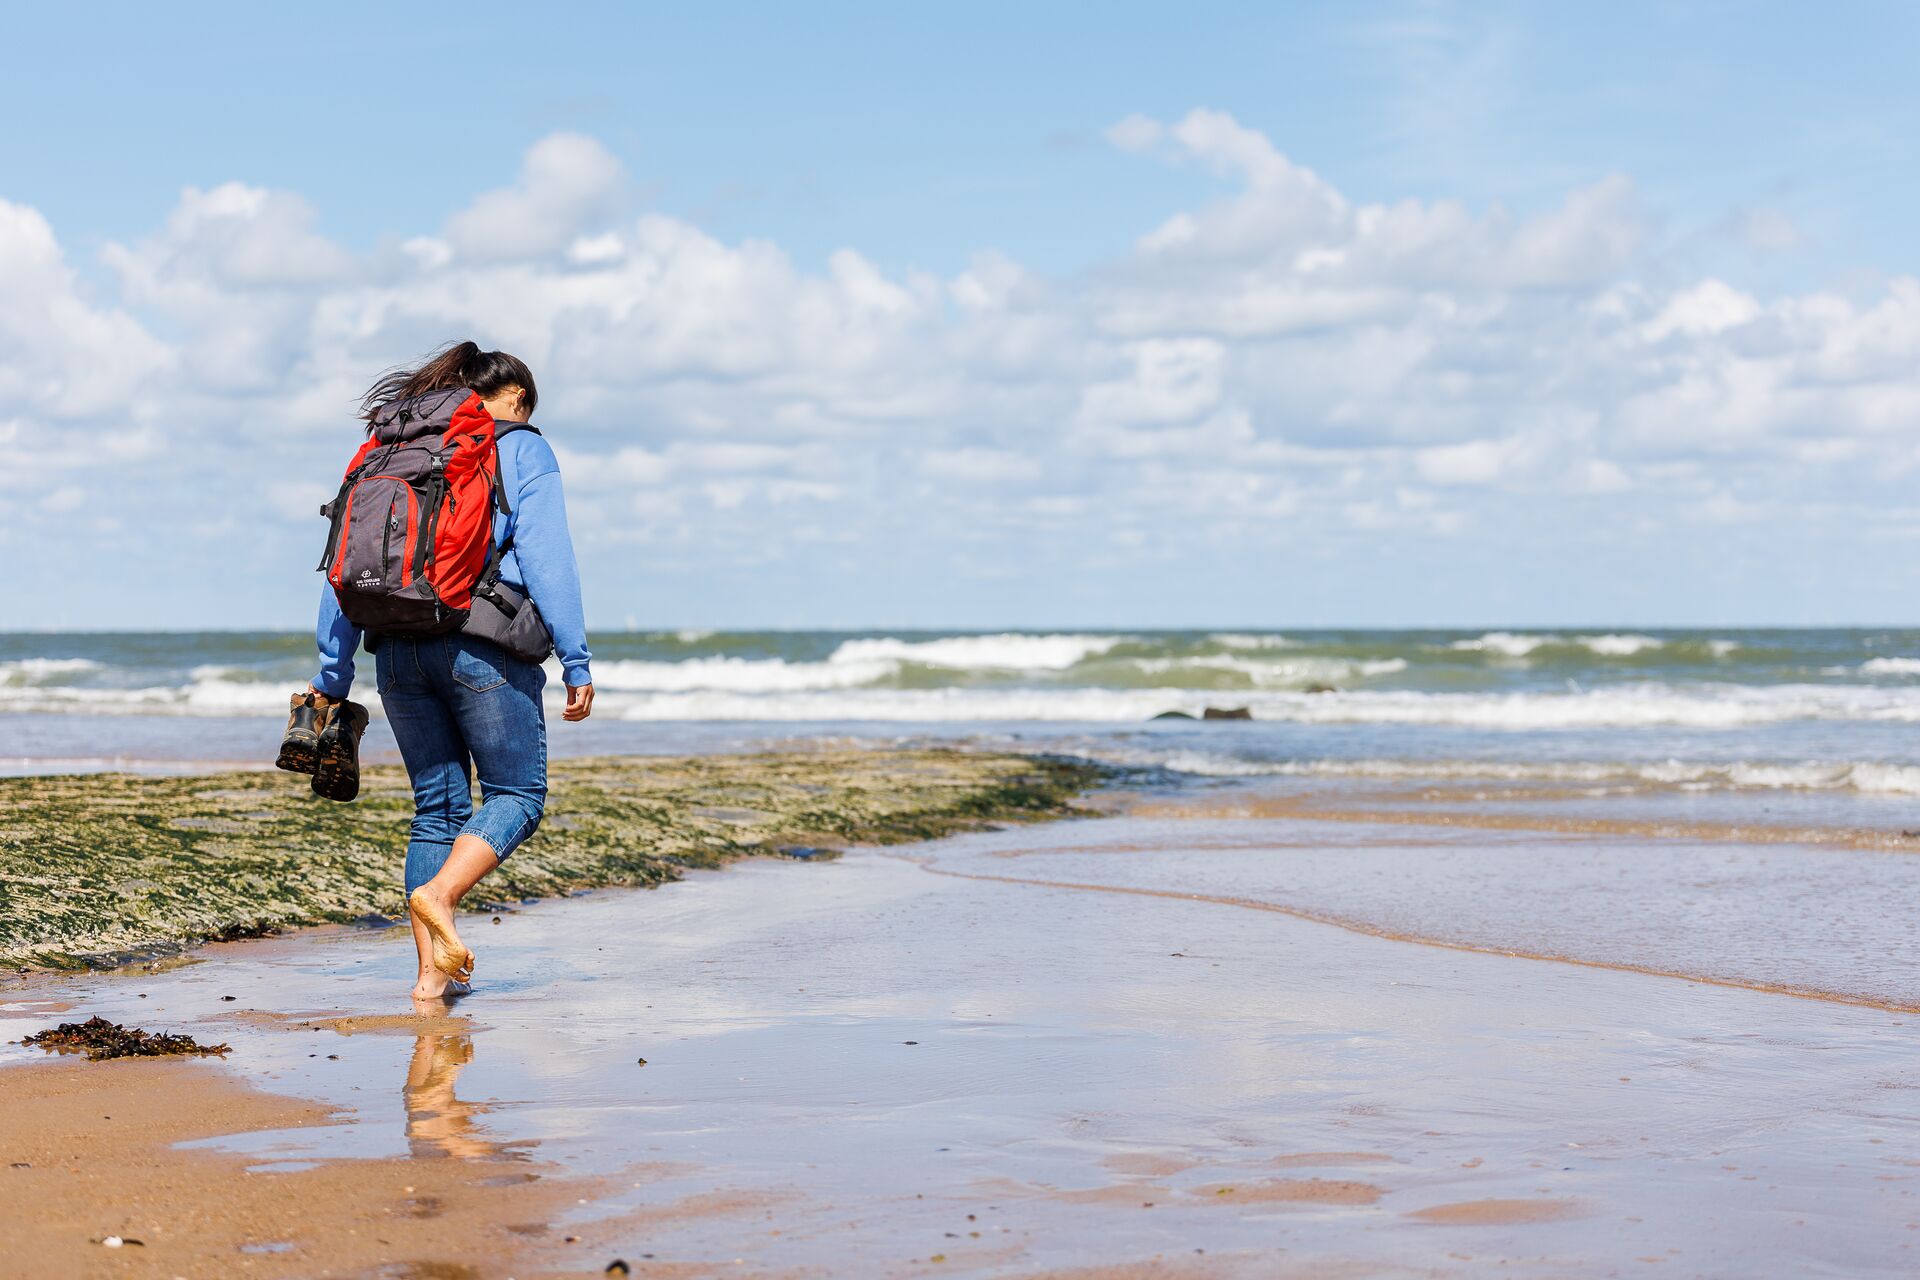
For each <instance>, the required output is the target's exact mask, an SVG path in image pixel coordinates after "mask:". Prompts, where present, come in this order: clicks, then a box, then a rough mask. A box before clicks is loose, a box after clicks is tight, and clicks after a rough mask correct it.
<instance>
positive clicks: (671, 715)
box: [620, 685, 1920, 731]
mask: <svg viewBox="0 0 1920 1280" xmlns="http://www.w3.org/2000/svg"><path fill="white" fill-rule="evenodd" d="M1218 700H1219V695H1218V693H1214V694H1208V693H1207V692H1206V691H1204V690H1200V691H1185V690H1168V689H1152V688H1145V689H1095V688H1050V689H1034V688H1024V689H959V688H943V689H871V688H861V689H845V690H837V691H826V690H808V691H802V692H794V693H786V694H769V695H758V696H756V695H752V694H746V693H740V692H737V691H685V692H661V693H643V694H638V695H629V696H628V697H626V698H623V699H622V700H621V707H620V714H621V715H623V716H625V717H626V718H628V719H632V720H780V721H792V720H814V721H834V720H884V721H913V720H921V721H929V722H942V721H982V720H1001V721H1013V720H1034V721H1052V722H1066V721H1082V722H1089V723H1099V722H1105V723H1113V722H1119V721H1129V720H1133V721H1139V720H1147V719H1150V718H1152V717H1153V716H1154V715H1156V714H1159V713H1161V712H1166V711H1183V712H1186V713H1187V714H1189V715H1197V714H1199V713H1200V712H1201V711H1202V710H1203V709H1204V708H1205V707H1206V706H1207V705H1208V703H1209V702H1217V701H1218ZM1234 702H1235V704H1236V705H1244V706H1246V707H1247V708H1248V709H1249V710H1250V711H1251V712H1252V714H1253V717H1254V719H1256V720H1266V721H1279V722H1288V723H1294V724H1317V725H1331V724H1360V725H1364V724H1373V725H1396V724H1397V725H1426V726H1436V727H1439V726H1449V727H1462V728H1474V729H1486V730H1513V731H1525V730H1541V729H1613V728H1646V727H1669V726H1671V727H1685V728H1694V729H1737V728H1745V727H1749V726H1755V725H1767V724H1780V723H1784V722H1787V721H1794V720H1837V721H1844V720H1862V721H1879V722H1897V723H1917V722H1920V691H1916V690H1912V689H1876V688H1860V687H1857V686H1856V687H1851V688H1845V687H1833V686H1822V685H1784V686H1773V687H1767V688H1749V687H1742V686H1736V685H1729V686H1699V687H1697V688H1673V687H1669V686H1664V685H1635V686H1628V687H1623V688H1608V689H1593V690H1582V691H1578V692H1564V693H1561V692H1554V693H1505V694H1484V693H1423V692H1418V691H1413V690H1356V691H1350V692H1344V693H1326V694H1310V693H1293V692H1275V691H1250V692H1247V693H1242V694H1238V695H1236V696H1235V697H1234Z"/></svg>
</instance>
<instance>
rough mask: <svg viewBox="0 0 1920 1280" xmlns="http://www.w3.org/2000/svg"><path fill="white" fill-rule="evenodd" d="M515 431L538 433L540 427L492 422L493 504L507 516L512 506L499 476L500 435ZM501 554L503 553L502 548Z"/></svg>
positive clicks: (524, 423) (528, 423)
mask: <svg viewBox="0 0 1920 1280" xmlns="http://www.w3.org/2000/svg"><path fill="white" fill-rule="evenodd" d="M516 431H531V432H533V434H535V435H539V434H540V428H538V427H536V426H534V425H533V424H532V423H531V422H496V423H495V424H494V430H493V450H494V465H493V502H494V505H495V506H497V507H499V508H500V513H501V514H502V515H508V516H510V515H512V514H513V506H512V504H510V503H509V502H508V501H507V486H506V484H505V482H504V481H502V480H501V478H500V462H499V454H500V437H501V436H510V435H512V434H513V433H514V432H516ZM502 554H504V550H503V552H502Z"/></svg>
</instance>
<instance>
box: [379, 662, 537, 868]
mask: <svg viewBox="0 0 1920 1280" xmlns="http://www.w3.org/2000/svg"><path fill="white" fill-rule="evenodd" d="M374 670H375V672H376V673H377V678H378V682H379V686H380V702H381V704H382V705H383V706H385V707H386V710H387V724H388V725H389V726H390V727H391V728H392V729H393V736H394V740H395V741H396V742H398V743H399V744H400V758H401V759H402V760H404V761H406V765H407V776H408V777H410V778H411V779H412V780H413V809H414V812H413V833H412V838H411V839H410V840H409V841H408V842H407V892H408V893H409V894H411V893H412V892H413V891H414V890H415V889H417V888H419V887H420V886H421V885H423V884H425V883H426V882H427V881H429V880H431V879H433V877H434V874H435V873H436V872H438V871H439V870H440V868H441V866H442V865H443V864H445V862H446V860H447V854H448V853H449V852H450V851H451V850H452V849H453V842H454V839H455V838H456V837H458V836H463V835H473V836H479V837H480V838H481V839H482V840H484V841H486V842H487V845H488V846H489V847H490V848H491V849H492V850H493V853H494V857H496V858H504V857H506V856H507V855H508V854H510V853H512V852H513V851H514V849H515V847H517V846H518V845H519V843H520V842H521V841H522V840H525V839H526V838H527V837H528V836H530V835H532V834H533V829H534V828H535V827H537V826H539V825H540V814H541V812H542V811H543V810H544V809H545V808H546V803H547V721H546V713H545V711H544V710H543V709H542V707H541V705H540V691H541V689H542V688H544V687H545V686H546V683H547V673H546V671H545V670H543V669H542V668H541V667H539V666H538V665H536V664H534V663H531V662H522V661H520V660H519V659H518V658H513V657H509V656H508V655H507V653H506V651H505V650H503V649H502V648H500V646H499V645H497V644H494V643H493V642H492V641H491V640H481V639H479V638H477V637H474V636H465V635H459V634H455V635H447V636H383V637H381V639H380V647H379V648H378V649H377V650H375V651H374ZM469 766H471V768H472V771H473V772H476V773H478V774H479V775H480V800H481V804H480V811H479V812H478V813H475V812H474V810H473V784H472V781H471V778H470V776H469V772H468V770H469Z"/></svg>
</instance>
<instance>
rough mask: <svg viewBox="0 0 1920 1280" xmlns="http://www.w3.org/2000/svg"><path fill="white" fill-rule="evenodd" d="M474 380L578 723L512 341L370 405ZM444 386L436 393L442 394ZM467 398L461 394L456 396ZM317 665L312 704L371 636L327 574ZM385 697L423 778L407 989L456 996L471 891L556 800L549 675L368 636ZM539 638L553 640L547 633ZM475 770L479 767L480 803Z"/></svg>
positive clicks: (555, 561) (557, 543)
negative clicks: (416, 956)
mask: <svg viewBox="0 0 1920 1280" xmlns="http://www.w3.org/2000/svg"><path fill="white" fill-rule="evenodd" d="M460 388H466V389H469V390H471V391H472V392H473V393H474V394H475V395H478V396H479V397H480V398H481V400H482V402H484V404H485V405H486V408H487V411H488V412H489V413H491V414H492V415H493V417H494V419H495V421H496V423H497V424H499V425H498V427H497V428H496V431H497V432H498V433H499V434H498V436H497V439H498V449H499V457H500V482H501V483H500V489H501V493H502V495H503V497H504V498H505V499H506V501H505V502H504V503H503V504H501V505H503V506H504V507H505V508H506V510H504V511H498V510H497V511H496V512H495V513H494V517H493V535H492V536H493V542H494V545H495V546H496V547H505V548H506V551H505V553H504V556H503V557H502V558H501V561H500V579H501V581H503V582H505V583H506V584H507V585H508V586H510V587H512V588H515V589H516V590H517V591H518V593H519V594H521V595H523V596H525V597H529V598H531V599H532V601H533V603H534V605H535V606H536V607H537V608H538V610H539V612H540V616H541V617H542V618H544V619H545V622H546V625H547V629H548V631H550V632H551V635H552V642H553V647H554V649H555V650H556V651H557V653H558V655H559V659H560V667H561V670H562V672H563V673H564V676H565V679H566V684H567V706H566V710H565V712H564V713H563V715H564V717H565V718H566V719H568V720H584V719H586V718H587V716H588V714H589V713H590V712H591V711H592V709H593V677H592V676H591V675H590V674H589V672H588V669H587V663H588V660H589V657H590V656H591V655H589V654H588V652H587V633H586V622H585V619H584V615H583V613H582V610H581V605H580V576H579V571H578V570H577V569H576V568H575V565H574V557H573V542H572V539H571V537H570V536H569V534H568V532H567V511H566V506H565V503H564V501H563V499H562V497H561V491H560V468H559V464H558V463H557V462H556V461H555V459H554V456H553V450H552V448H550V447H549V446H548V444H547V442H546V441H545V440H544V439H542V438H541V436H540V433H539V432H537V431H534V430H531V429H525V428H524V427H523V428H522V429H519V430H509V429H508V428H510V427H515V426H522V424H524V423H525V422H526V420H527V419H528V418H529V417H530V416H531V415H532V413H533V409H534V405H535V404H536V403H537V401H538V399H539V395H538V393H537V392H536V391H535V389H534V385H533V374H532V373H531V372H530V371H529V370H528V369H527V366H526V365H525V364H523V363H522V362H521V361H520V360H519V359H517V358H515V357H514V356H510V355H508V354H506V353H505V352H503V351H482V350H480V348H479V347H478V346H476V345H475V344H474V343H471V342H462V343H458V344H456V345H455V346H452V347H449V348H447V349H446V350H445V351H443V352H441V353H440V354H439V355H437V356H435V357H434V358H432V359H431V360H429V361H428V362H427V363H426V364H424V365H422V366H421V367H420V368H418V369H411V370H402V371H399V372H395V373H391V374H388V375H387V376H386V377H383V378H382V379H380V381H379V382H377V383H375V384H374V386H373V388H372V389H371V390H370V391H368V392H367V396H366V399H365V401H364V402H363V404H362V409H363V410H364V414H365V417H366V419H367V422H368V424H369V430H370V431H377V430H378V428H379V427H380V424H381V423H383V422H387V421H391V420H392V419H393V418H394V417H395V416H396V415H400V421H402V422H404V421H406V418H405V416H404V415H405V414H406V413H407V412H409V406H416V407H418V406H421V405H426V406H429V409H426V410H422V412H423V413H424V412H427V411H430V407H431V406H433V405H437V404H440V403H443V402H445V401H446V400H447V396H446V393H447V392H449V391H452V390H457V389H460ZM436 393H439V394H438V395H436ZM459 399H460V397H457V396H456V397H452V400H453V401H454V402H457V401H458V400H459ZM318 639H319V644H320V674H319V675H317V676H315V677H314V680H313V684H312V691H313V694H314V695H315V696H314V702H315V704H316V705H318V706H320V707H331V706H333V704H334V703H335V702H336V701H337V700H339V699H342V698H345V697H346V696H347V690H348V689H349V688H350V687H351V686H352V684H353V653H354V649H355V648H356V647H357V646H358V645H359V643H360V639H361V631H360V629H359V628H358V627H356V626H354V625H353V623H351V622H349V621H348V620H347V619H346V617H345V616H343V615H342V613H341V612H340V606H339V602H338V600H337V599H336V597H335V594H334V590H333V588H332V586H331V585H329V586H327V587H325V588H324V589H323V590H322V591H321V593H320V622H319V627H318ZM368 640H369V647H370V648H372V649H373V651H374V668H375V671H376V674H377V679H378V685H379V689H380V701H381V704H382V705H383V706H384V707H385V709H386V713H387V723H388V724H389V725H390V726H391V727H392V729H393V736H394V739H395V741H397V742H398V743H399V744H400V756H401V759H403V760H405V761H406V765H407V774H408V776H409V777H410V778H411V779H412V781H413V799H414V815H413V828H412V838H411V840H410V841H409V842H408V844H407V872H406V884H407V906H408V910H409V912H410V914H411V916H412V921H413V938H414V943H415V945H416V946H417V947H418V948H419V952H420V972H419V977H418V979H417V980H416V982H415V983H414V988H413V994H414V996H415V997H416V998H418V999H437V998H443V997H446V996H449V995H458V994H462V993H464V992H465V990H466V984H465V982H464V979H466V978H468V977H470V976H471V974H472V972H473V952H471V951H470V950H468V949H467V947H466V945H465V944H464V943H462V942H461V941H460V936H459V933H458V932H457V930H456V929H455V926H454V911H455V909H456V908H457V907H458V906H459V903H460V899H461V898H462V897H463V896H464V895H465V894H466V892H467V891H468V890H469V889H471V888H473V886H474V885H475V884H477V883H479V881H480V878H481V877H482V876H484V875H486V874H487V872H489V871H491V870H493V869H494V868H495V867H496V866H498V865H499V864H500V860H501V859H502V858H505V857H506V856H507V855H508V854H510V853H512V852H513V850H514V848H515V847H516V846H518V845H519V844H520V842H521V841H523V840H525V839H526V838H527V837H528V836H530V835H532V834H533V829H534V828H535V827H536V826H538V825H539V822H540V815H541V812H542V810H543V809H544V808H545V806H546V797H547V727H546V718H545V715H544V713H543V711H542V709H541V702H540V692H541V690H542V689H543V688H544V687H545V685H546V679H547V677H546V672H545V671H544V670H543V669H542V668H541V666H540V665H539V664H538V663H536V662H530V661H525V660H522V659H520V658H516V657H514V656H513V655H512V654H510V653H508V652H507V650H506V649H505V648H503V647H502V646H501V645H499V644H496V643H494V642H493V641H491V640H486V639H482V638H480V637H478V636H476V635H471V634H467V633H465V632H458V631H456V632H453V633H451V634H447V635H402V634H390V635H369V637H368ZM541 643H542V644H543V645H544V643H545V637H542V640H541ZM469 770H471V771H472V772H473V773H478V774H479V775H480V795H481V800H482V803H481V805H480V808H479V810H478V811H477V812H476V811H475V809H474V807H473V795H472V790H471V782H470V778H469Z"/></svg>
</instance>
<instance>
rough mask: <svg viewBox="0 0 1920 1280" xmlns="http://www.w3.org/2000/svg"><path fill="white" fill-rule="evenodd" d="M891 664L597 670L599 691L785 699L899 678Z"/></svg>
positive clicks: (701, 664) (693, 663)
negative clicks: (710, 692)
mask: <svg viewBox="0 0 1920 1280" xmlns="http://www.w3.org/2000/svg"><path fill="white" fill-rule="evenodd" d="M899 670H900V664H899V663H898V662H897V661H893V660H891V659H886V658H854V659H841V658H840V657H839V655H837V654H836V655H835V656H834V657H833V658H831V659H829V660H828V661H826V662H787V661H785V660H784V659H781V658H688V659H686V660H684V661H681V662H645V661H640V660H637V659H630V658H621V659H613V660H610V661H598V662H595V663H594V665H593V680H594V686H595V688H596V690H597V691H599V692H602V693H607V692H613V693H619V692H657V693H676V692H685V691H688V690H695V689H702V690H715V691H727V692H734V693H785V692H793V691H796V690H803V689H852V688H857V687H859V686H861V685H868V684H873V683H874V682H875V681H878V680H884V679H886V678H888V677H890V676H893V675H895V674H897V673H898V672H899Z"/></svg>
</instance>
